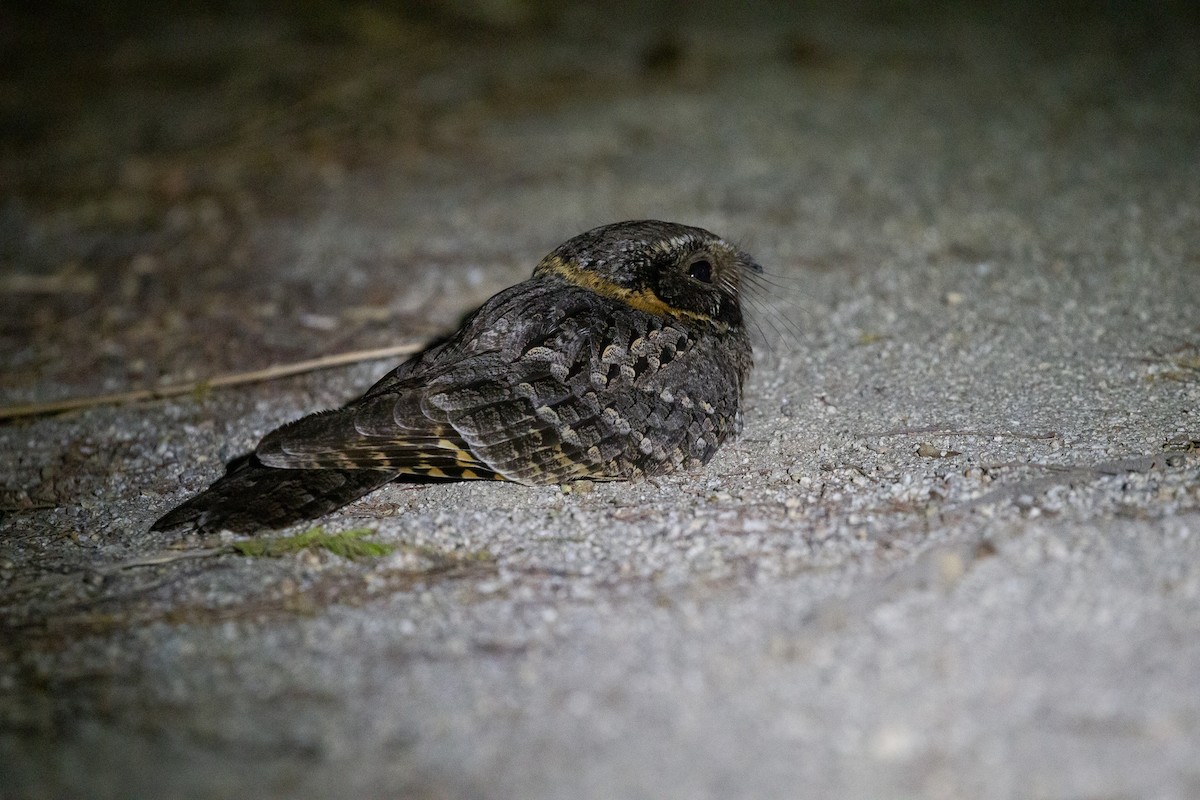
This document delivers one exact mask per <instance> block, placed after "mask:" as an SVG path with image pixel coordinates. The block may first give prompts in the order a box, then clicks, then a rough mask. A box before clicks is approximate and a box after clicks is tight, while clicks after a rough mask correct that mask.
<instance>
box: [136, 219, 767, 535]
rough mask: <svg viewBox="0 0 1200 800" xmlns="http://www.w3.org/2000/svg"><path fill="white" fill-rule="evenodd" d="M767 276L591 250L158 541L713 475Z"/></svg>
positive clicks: (511, 294)
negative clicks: (585, 484) (456, 489)
mask: <svg viewBox="0 0 1200 800" xmlns="http://www.w3.org/2000/svg"><path fill="white" fill-rule="evenodd" d="M762 272H763V268H762V267H761V266H760V265H759V264H758V263H756V262H755V261H754V259H753V258H751V256H750V255H748V254H747V253H745V252H743V251H742V250H741V249H739V248H738V247H737V246H736V245H734V244H731V243H730V242H728V241H726V240H725V239H723V238H721V237H720V236H717V235H716V234H713V233H711V232H709V231H707V230H704V229H702V228H697V227H692V226H688V225H683V224H679V223H674V222H663V221H659V220H631V221H626V222H618V223H613V224H609V225H603V226H601V227H598V228H594V229H592V230H589V231H586V232H584V233H581V234H579V235H577V236H575V237H573V238H571V239H569V240H567V241H566V242H564V243H563V244H561V245H559V246H558V247H557V248H555V249H554V250H553V251H552V252H551V253H550V254H549V255H547V256H546V257H545V258H543V259H542V260H541V261H540V262H539V263H538V264H537V266H536V268H535V269H534V271H533V274H532V276H531V277H529V278H528V279H526V280H525V281H522V282H521V283H518V284H516V285H514V286H511V287H509V288H507V289H504V290H502V291H500V292H499V293H497V294H495V295H493V296H492V297H491V298H490V299H488V300H487V301H486V302H484V303H483V305H482V306H480V307H479V308H478V309H477V310H476V311H474V312H473V313H471V314H470V315H469V316H467V317H466V318H465V319H464V321H463V322H462V324H461V326H460V327H459V328H458V329H457V330H455V331H454V332H453V333H451V334H450V335H448V336H446V337H444V338H443V339H442V340H440V341H439V342H437V343H436V344H434V345H432V346H430V347H428V348H427V349H425V350H424V351H423V352H421V353H420V354H418V355H415V356H414V357H412V358H411V359H409V360H408V361H406V362H404V363H403V364H401V365H400V366H399V367H397V368H396V369H394V370H393V371H391V372H390V373H388V374H387V375H385V376H384V377H383V378H381V379H380V380H379V381H378V382H377V383H376V384H375V385H374V386H372V387H371V388H370V389H369V390H367V392H366V393H365V394H363V395H362V396H361V397H359V398H358V399H356V400H353V401H351V402H349V403H347V404H346V405H344V406H343V407H341V408H338V409H334V410H328V411H320V412H317V413H314V414H310V415H309V416H306V417H303V418H301V419H298V420H296V421H294V422H290V423H288V424H286V425H283V426H282V427H280V428H278V429H276V430H273V431H271V432H270V433H268V434H267V435H266V436H265V437H263V439H262V440H261V441H260V442H259V444H258V446H257V447H256V448H255V449H254V451H253V452H251V453H248V454H246V455H245V456H243V457H241V458H239V459H236V460H234V461H233V462H231V463H230V464H229V465H228V467H227V471H226V473H225V474H224V475H223V476H222V477H220V478H218V479H217V480H216V481H215V482H214V483H213V484H212V485H211V486H209V488H208V489H206V490H205V491H203V492H201V493H200V494H198V495H196V496H194V497H192V498H191V499H189V500H186V501H185V502H184V503H182V504H181V505H179V506H178V507H176V508H174V509H173V510H171V511H170V512H168V513H167V514H165V515H164V516H162V517H161V518H160V519H158V520H157V521H156V522H155V523H154V524H153V526H152V530H157V531H165V530H172V529H176V528H184V529H191V530H194V531H196V532H199V533H213V532H218V531H221V530H230V531H233V532H235V533H253V532H256V531H259V530H263V529H278V528H283V527H287V526H289V525H292V524H295V523H298V522H301V521H306V520H314V519H317V518H319V517H322V516H324V515H326V514H328V513H330V512H332V511H334V510H336V509H338V508H340V507H342V506H344V505H346V504H348V503H351V502H353V501H354V500H357V499H358V498H360V497H362V496H364V495H366V494H368V493H370V492H372V491H374V490H375V489H377V488H379V487H381V486H383V485H384V484H386V483H389V482H391V481H394V480H402V479H412V480H421V479H426V480H434V481H437V480H447V479H459V480H471V479H480V480H484V479H490V480H502V481H510V482H513V483H517V484H525V485H552V484H565V483H570V482H573V481H578V480H585V479H586V480H638V479H644V478H650V477H654V476H659V475H665V474H667V473H671V472H674V471H676V470H686V469H692V468H695V467H698V466H699V465H703V464H706V463H707V462H708V461H709V459H711V458H712V456H713V455H714V454H715V453H716V452H717V449H718V448H719V447H720V446H721V445H722V444H723V443H724V442H725V441H727V440H728V439H730V438H731V437H733V436H736V435H737V434H738V433H739V432H740V430H741V426H742V411H741V408H742V394H743V386H744V384H745V382H746V379H747V376H748V374H749V372H750V370H751V367H752V364H753V352H752V346H751V341H750V336H749V334H748V331H747V327H746V324H745V319H744V318H743V311H742V297H743V290H745V289H746V288H747V287H748V286H751V287H752V286H754V280H755V278H756V276H761V275H762Z"/></svg>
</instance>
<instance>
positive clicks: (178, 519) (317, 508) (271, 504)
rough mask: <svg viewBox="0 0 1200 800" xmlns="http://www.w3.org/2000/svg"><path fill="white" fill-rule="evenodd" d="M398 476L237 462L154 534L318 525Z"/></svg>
mask: <svg viewBox="0 0 1200 800" xmlns="http://www.w3.org/2000/svg"><path fill="white" fill-rule="evenodd" d="M396 475H397V473H396V471H394V470H375V469H354V470H339V469H276V468H274V467H267V466H264V465H263V464H262V463H261V462H259V460H258V458H257V457H256V456H254V455H250V456H247V457H244V458H242V459H238V460H237V461H235V462H234V463H233V464H231V465H230V467H229V471H228V472H226V474H225V475H224V476H222V477H221V478H219V479H217V480H216V481H215V482H214V483H213V484H212V486H209V487H208V489H207V490H205V491H204V492H201V493H200V494H198V495H196V496H195V497H193V498H192V499H190V500H188V501H187V502H185V503H183V504H182V505H180V506H178V507H177V508H175V509H174V510H173V511H170V512H168V513H167V514H166V515H164V516H163V517H162V518H160V519H159V520H158V521H157V522H155V523H154V525H153V526H152V528H151V529H152V530H156V531H165V530H170V529H172V528H180V527H184V526H187V527H190V528H192V529H193V530H196V531H198V532H201V533H213V532H216V531H220V530H230V531H234V532H236V533H251V532H253V531H256V530H261V529H263V528H283V527H286V526H288V525H291V524H293V523H296V522H301V521H304V520H311V519H316V518H317V517H320V516H323V515H325V514H328V513H329V512H331V511H333V510H335V509H338V508H341V507H342V506H344V505H346V504H347V503H350V502H353V501H354V500H357V499H358V498H360V497H362V496H363V495H365V494H367V493H368V492H371V491H373V490H374V489H377V488H379V487H380V486H382V485H383V484H385V483H387V482H388V481H390V480H392V479H393V478H395V477H396Z"/></svg>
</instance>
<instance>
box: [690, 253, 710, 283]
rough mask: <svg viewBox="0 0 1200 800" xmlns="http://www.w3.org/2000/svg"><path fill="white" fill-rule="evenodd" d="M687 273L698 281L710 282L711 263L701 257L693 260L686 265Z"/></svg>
mask: <svg viewBox="0 0 1200 800" xmlns="http://www.w3.org/2000/svg"><path fill="white" fill-rule="evenodd" d="M688 275H691V276H692V277H693V278H695V279H696V280H698V281H703V282H704V283H712V264H710V263H708V261H706V260H705V259H703V258H701V259H698V260H696V261H693V262H692V263H691V265H689V266H688Z"/></svg>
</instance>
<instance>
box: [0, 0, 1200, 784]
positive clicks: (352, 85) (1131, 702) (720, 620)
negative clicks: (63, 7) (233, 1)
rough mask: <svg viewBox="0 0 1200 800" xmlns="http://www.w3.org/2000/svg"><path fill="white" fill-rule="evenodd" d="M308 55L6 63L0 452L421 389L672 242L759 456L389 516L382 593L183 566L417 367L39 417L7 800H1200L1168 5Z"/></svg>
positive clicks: (153, 42)
mask: <svg viewBox="0 0 1200 800" xmlns="http://www.w3.org/2000/svg"><path fill="white" fill-rule="evenodd" d="M304 8H305V9H306V13H305V14H304V15H303V16H300V15H297V14H295V13H284V12H271V11H262V10H260V11H259V13H257V14H256V15H253V16H249V15H246V14H244V13H242V12H237V11H227V12H222V13H212V12H203V11H200V10H198V8H197V10H190V11H189V10H184V11H179V12H175V13H173V14H168V12H165V11H161V10H155V9H157V7H153V8H145V9H144V8H138V7H135V6H128V7H127V8H126V7H124V6H122V7H120V8H118V9H117V10H115V11H105V12H101V11H94V12H83V17H82V18H79V14H80V12H79V11H78V10H72V11H54V10H53V9H51V10H43V11H39V12H37V13H36V14H35V13H34V12H21V13H14V14H12V15H11V19H10V22H11V24H10V25H7V26H5V32H4V33H3V34H0V36H3V40H2V41H0V45H2V47H0V51H2V52H4V54H5V55H4V56H3V65H4V68H3V69H2V70H0V75H3V77H2V78H0V136H2V142H3V150H2V151H0V185H2V186H3V187H4V188H3V196H2V198H0V259H2V263H0V312H2V316H3V322H0V348H2V350H0V352H2V353H3V364H2V367H3V374H2V375H0V386H2V389H0V402H2V403H4V404H8V405H15V404H20V403H27V402H35V401H36V402H44V401H50V400H56V399H61V398H65V397H73V396H80V395H95V394H102V393H105V392H114V391H122V390H128V389H135V388H142V387H153V386H157V385H163V384H168V383H176V382H179V381H188V380H198V379H205V378H211V377H213V376H216V375H221V374H225V373H229V372H236V371H243V370H252V369H258V368H262V367H266V366H269V365H271V364H275V363H284V362H288V361H295V360H299V359H303V358H309V357H313V356H318V355H323V354H326V353H333V352H341V351H346V350H352V349H357V348H369V347H378V346H383V345H388V344H396V343H403V342H410V341H411V342H416V343H420V342H422V341H427V340H428V339H429V338H430V337H432V336H434V335H436V334H438V333H439V332H444V331H446V330H447V329H449V328H450V327H452V326H453V325H454V324H455V322H456V320H457V319H458V318H459V317H460V316H461V315H462V314H463V313H464V312H466V311H468V310H470V309H471V308H472V307H473V306H474V305H476V304H478V303H479V302H480V301H482V300H483V299H485V298H486V297H487V296H489V295H490V294H491V293H493V292H495V291H497V290H499V289H500V288H502V287H504V286H506V285H508V284H510V283H512V282H514V281H516V280H519V279H520V278H522V277H524V276H525V275H526V274H527V273H528V272H529V270H530V269H531V268H532V265H533V264H534V263H535V262H536V261H537V259H538V258H540V257H541V256H542V255H543V254H544V253H545V252H547V251H548V250H549V249H550V248H551V247H553V246H554V245H555V244H557V243H558V242H559V241H561V240H563V239H565V238H567V237H569V236H571V235H573V234H575V233H577V232H579V231H582V230H584V229H586V228H589V227H592V226H594V225H597V224H601V223H604V222H609V221H613V220H617V219H624V218H639V217H658V218H665V219H673V220H677V221H681V222H688V223H692V224H698V225H702V226H705V227H708V228H711V229H713V230H715V231H718V232H720V233H722V234H724V235H726V236H729V237H731V238H734V239H736V240H738V241H740V242H742V243H743V244H744V245H745V246H746V247H747V248H748V249H749V250H750V251H751V252H753V253H754V254H755V255H756V256H757V257H758V259H759V260H760V261H761V262H762V263H763V264H765V265H767V266H768V269H769V271H770V273H771V277H772V280H773V281H774V282H775V283H776V285H777V287H778V291H776V292H772V293H771V294H770V295H769V296H767V295H763V296H759V297H757V298H755V311H756V320H757V321H758V325H759V327H760V329H761V330H760V332H759V336H758V349H757V353H758V366H757V367H756V371H755V372H754V374H753V376H752V379H751V381H750V384H749V387H748V392H747V401H746V426H745V432H744V435H743V436H742V438H741V439H740V440H739V441H738V442H736V443H735V444H732V445H730V446H727V447H726V448H725V449H724V450H723V451H722V452H721V453H720V454H719V455H718V457H717V458H716V459H715V460H714V462H713V463H712V464H710V465H709V466H708V468H706V469H705V470H703V471H699V472H696V473H692V474H686V475H678V476H673V477H671V478H668V479H665V480H660V481H657V482H655V483H653V484H652V483H640V484H633V485H628V484H627V485H601V484H597V485H595V486H577V487H569V488H562V489H560V488H557V487H551V488H534V489H530V488H521V487H516V486H510V485H501V484H483V483H469V484H440V485H417V486H414V485H394V486H389V487H386V488H384V489H383V490H380V491H379V492H377V493H375V494H374V495H372V496H370V497H369V498H368V499H366V500H364V501H362V502H360V503H358V504H355V505H353V506H350V507H348V508H347V509H345V510H343V511H342V512H340V513H338V514H335V515H333V516H331V517H329V518H328V519H327V520H326V523H327V524H326V528H327V530H329V531H343V530H348V529H352V528H361V527H366V528H369V529H370V530H371V531H372V532H373V533H372V534H371V539H372V540H374V541H377V542H381V543H384V544H386V545H389V546H391V548H392V552H391V553H390V554H389V555H385V556H382V557H374V558H365V559H358V560H351V559H346V558H342V557H340V556H337V555H334V554H332V553H329V552H327V551H324V550H305V551H302V552H299V553H295V554H291V555H286V556H283V557H280V558H265V557H248V556H246V555H242V554H239V553H238V552H236V551H234V550H232V549H231V548H230V545H231V544H233V543H234V541H235V540H234V539H233V538H232V537H228V536H227V537H223V538H213V539H207V540H202V539H199V538H196V537H182V538H181V537H179V536H170V535H163V534H151V533H150V532H148V526H149V524H150V523H151V522H152V521H153V520H154V519H155V518H156V517H157V516H158V515H159V514H160V513H162V512H163V511H165V510H166V509H168V508H169V507H171V506H172V505H173V504H175V503H177V502H179V501H180V500H182V499H183V498H184V497H186V496H188V495H189V494H190V493H191V492H194V491H195V490H198V489H200V488H202V487H203V486H205V485H207V483H208V482H209V481H211V480H212V479H213V478H214V477H216V476H217V475H218V474H220V472H221V469H222V464H223V463H224V462H225V461H227V460H229V459H231V458H233V457H235V456H237V455H238V454H239V453H242V452H244V451H245V450H247V449H248V448H250V447H252V446H253V444H254V443H255V441H256V440H257V439H258V437H260V436H261V435H262V434H263V433H265V432H266V431H267V430H269V429H271V428H272V427H275V426H276V425H278V424H280V423H282V422H284V421H287V420H289V419H291V418H294V417H295V416H297V415H300V414H302V413H305V412H307V411H310V410H314V409H317V408H322V407H328V406H332V405H336V404H338V403H340V402H342V401H344V400H346V399H348V398H350V397H352V396H354V395H355V394H357V393H358V392H360V391H362V390H363V389H365V388H366V387H367V386H368V385H369V384H370V382H371V381H372V380H373V379H374V378H376V377H378V376H379V375H381V374H382V373H383V372H384V371H386V370H387V369H389V368H390V367H391V366H392V364H391V363H388V362H369V363H364V364H359V365H357V366H352V367H344V368H339V369H335V370H326V371H320V372H311V373H307V374H304V375H302V376H299V377H294V378H289V379H285V380H278V381H271V382H266V383H259V384H254V385H248V386H243V387H238V388H231V389H223V390H213V391H198V392H195V393H192V394H191V395H188V396H185V397H182V398H177V399H172V400H160V401H153V402H145V403H138V404H126V405H107V406H101V407H97V408H93V409H90V410H85V411H80V412H74V413H71V414H67V415H60V416H47V417H40V418H32V419H19V420H9V421H7V422H5V423H3V425H2V426H0V453H3V455H2V456H0V508H2V512H0V513H2V517H0V614H2V622H0V797H3V798H41V797H54V798H60V797H89V798H93V797H156V798H157V797H219V796H240V797H250V796H254V797H312V798H318V797H329V796H335V795H336V796H355V797H425V798H458V797H465V798H500V797H513V798H517V797H519V798H531V799H532V798H562V797H572V798H618V797H619V798H674V797H678V798H709V797H711V798H736V797H745V798H766V797H840V798H879V797H889V798H905V797H912V798H959V797H964V798H965V797H971V798H1018V797H1020V798H1067V797H1069V798H1133V797H1137V798H1189V797H1196V796H1200V691H1197V688H1196V687H1197V686H1200V313H1198V312H1197V301H1198V300H1200V256H1198V255H1197V254H1198V253H1200V99H1198V98H1200V46H1197V44H1198V43H1200V24H1198V22H1197V18H1196V16H1195V14H1194V12H1191V11H1189V9H1188V7H1187V5H1186V4H1179V5H1178V6H1174V5H1171V4H1163V5H1155V6H1154V9H1153V10H1148V9H1146V8H1143V7H1142V6H1141V5H1138V4H1134V3H1129V4H1127V5H1117V6H1108V9H1109V12H1110V15H1109V16H1101V15H1099V14H1096V13H1093V14H1091V15H1090V16H1080V15H1078V14H1076V16H1074V17H1068V16H1063V15H1062V14H1059V13H1056V12H1055V11H1054V10H1053V9H1051V10H1047V9H1046V8H1045V7H1044V6H1042V5H1037V4H1030V5H1028V6H1023V5H1015V4H1002V5H997V6H995V7H986V6H974V7H973V8H974V10H973V11H970V12H968V11H966V10H960V11H958V12H939V13H930V12H928V11H926V10H924V9H923V8H922V7H921V6H915V5H908V4H890V5H864V6H862V7H850V8H847V7H844V6H842V5H840V4H837V5H832V4H831V5H830V6H829V7H828V8H823V7H810V8H809V9H807V10H804V11H788V12H786V13H785V12H784V11H783V10H781V8H777V7H775V6H773V5H770V4H763V5H761V6H759V7H753V8H742V9H741V10H739V11H738V12H736V13H735V12H734V11H732V10H723V7H721V6H715V7H713V8H708V9H697V8H693V7H692V6H691V5H690V4H689V5H686V6H685V5H683V4H665V3H664V4H660V5H657V6H656V5H653V4H651V5H640V6H638V5H634V6H629V7H620V6H614V7H613V9H612V10H611V11H607V12H605V13H599V12H596V11H589V10H588V9H587V8H586V7H579V6H562V5H559V4H544V5H543V4H540V3H533V2H530V3H520V2H510V3H504V2H496V3H483V2H481V3H477V4H465V5H463V6H461V7H459V8H458V9H456V10H453V11H449V10H446V9H444V8H442V7H441V6H440V5H438V4H435V3H428V4H423V5H421V6H420V7H419V11H413V12H409V13H401V12H399V11H397V10H396V8H395V7H386V6H367V5H330V4H325V3H311V4H307V5H306V6H304ZM1077 10H1078V9H1077ZM88 13H91V14H94V15H95V16H94V17H88V16H87V14H88ZM294 532H296V531H293V533H294Z"/></svg>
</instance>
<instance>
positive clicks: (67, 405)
mask: <svg viewBox="0 0 1200 800" xmlns="http://www.w3.org/2000/svg"><path fill="white" fill-rule="evenodd" d="M420 350H421V345H418V344H401V345H395V346H393V347H380V348H376V349H374V350H354V351H351V352H349V353H335V354H334V355H331V356H322V357H320V358H311V359H308V360H307V361H296V362H293V363H291V364H276V365H275V366H273V367H267V368H266V369H258V370H253V371H251V372H236V373H233V374H229V375H218V376H217V377H215V378H209V379H207V380H200V381H192V382H190V383H176V384H170V385H168V386H158V387H155V388H153V389H137V390H135V391H131V392H118V393H116V394H102V395H91V396H87V397H73V398H68V399H66V400H53V401H50V402H47V403H27V404H23V405H14V406H0V420H6V419H16V418H18V417H37V416H43V415H46V414H61V413H62V412H64V411H78V410H79V409H82V408H93V407H95V406H106V405H118V404H121V403H140V402H143V401H146V400H161V399H163V398H166V397H179V396H180V395H185V394H195V393H197V392H203V391H207V390H208V389H216V388H218V387H222V386H240V385H242V384H246V383H261V382H263V381H271V380H275V379H277V378H287V377H291V376H292V375H300V374H301V373H304V372H313V371H315V370H319V369H329V368H330V367H341V366H345V365H347V364H357V363H359V362H362V361H374V360H376V359H380V358H392V357H395V356H403V355H412V354H413V353H416V352H418V351H420Z"/></svg>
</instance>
